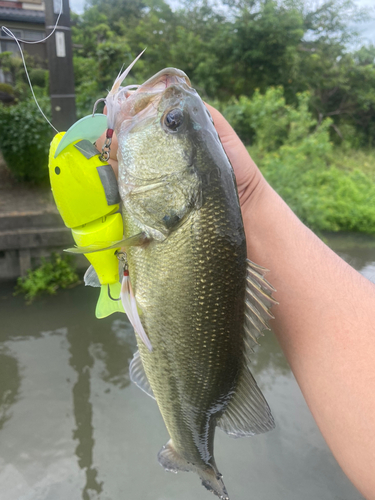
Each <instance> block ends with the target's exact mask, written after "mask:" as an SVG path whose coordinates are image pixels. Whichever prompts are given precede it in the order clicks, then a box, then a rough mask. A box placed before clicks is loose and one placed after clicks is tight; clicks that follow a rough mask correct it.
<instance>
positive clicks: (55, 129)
mask: <svg viewBox="0 0 375 500" xmlns="http://www.w3.org/2000/svg"><path fill="white" fill-rule="evenodd" d="M62 8H63V2H62V0H60V11H59V14H58V16H57V19H56V23H55V25H54V27H53V29H52V31H51V33H50V34H49V35H47V36H46V37H44V38H42V40H36V41H28V40H21V39H20V38H17V37H16V35H15V34H14V33H13V32H12V31H11V30H10V29H9V28H7V27H6V26H2V27H1V31H3V32H4V33H5V34H6V35H8V36H9V37H10V38H13V40H14V41H15V42H16V44H17V47H18V49H19V51H20V54H21V59H22V63H23V67H24V69H25V74H26V78H27V81H28V83H29V86H30V90H31V94H32V96H33V98H34V101H35V104H36V105H37V108H38V109H39V111H40V113H41V114H42V116H43V117H44V119H45V120H46V122H47V123H48V124H49V125H50V126H51V127H52V128H53V130H54V131H55V132H57V133H59V131H58V130H57V128H56V127H54V126H53V125H52V123H51V122H50V121H49V119H48V118H47V117H46V115H45V114H44V112H43V110H42V108H41V107H40V105H39V102H38V100H37V98H36V95H35V93H34V89H33V86H32V83H31V80H30V76H29V72H28V70H27V66H26V61H25V57H24V55H23V50H22V47H21V45H20V42H21V43H28V44H29V45H34V44H36V43H42V42H45V41H46V40H48V38H50V37H51V36H52V35H53V34H54V33H55V31H56V28H57V25H58V24H59V21H60V17H61V14H62Z"/></svg>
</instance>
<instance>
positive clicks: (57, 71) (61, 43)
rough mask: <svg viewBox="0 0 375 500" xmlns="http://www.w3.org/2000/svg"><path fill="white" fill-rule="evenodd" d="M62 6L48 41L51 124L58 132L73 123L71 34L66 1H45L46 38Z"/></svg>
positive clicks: (73, 97)
mask: <svg viewBox="0 0 375 500" xmlns="http://www.w3.org/2000/svg"><path fill="white" fill-rule="evenodd" d="M61 2H62V14H61V16H60V20H59V24H58V26H57V28H56V31H55V32H54V34H53V35H52V36H51V37H50V38H48V40H47V53H48V67H49V87H50V97H51V109H52V123H53V125H54V126H55V127H56V128H57V130H59V131H61V132H62V131H65V130H68V128H69V127H70V126H71V125H72V124H73V123H74V122H75V121H76V102H75V93H74V92H75V91H74V74H73V48H72V33H71V29H70V9H69V0H45V9H46V10H45V16H46V17H45V19H46V35H49V34H50V33H51V31H52V30H53V28H54V26H55V23H56V20H57V17H58V14H59V12H60V6H61Z"/></svg>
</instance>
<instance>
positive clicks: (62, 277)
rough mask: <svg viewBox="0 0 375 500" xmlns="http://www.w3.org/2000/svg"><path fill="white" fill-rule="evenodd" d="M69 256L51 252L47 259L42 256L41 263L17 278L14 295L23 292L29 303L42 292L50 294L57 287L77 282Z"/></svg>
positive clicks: (68, 285) (53, 292)
mask: <svg viewBox="0 0 375 500" xmlns="http://www.w3.org/2000/svg"><path fill="white" fill-rule="evenodd" d="M71 260H72V258H71V256H69V255H68V256H61V255H59V254H56V253H52V254H51V258H50V260H49V261H47V260H46V259H43V258H42V264H41V265H40V266H39V267H38V268H37V269H35V270H31V269H29V270H28V271H27V275H26V277H25V278H21V277H20V278H18V280H17V286H16V290H15V295H18V294H24V295H25V299H26V300H27V301H28V302H29V303H30V302H32V301H33V300H34V299H35V297H37V296H38V295H40V294H41V293H43V292H46V293H48V294H50V295H53V294H55V293H56V291H57V289H58V288H67V287H70V286H73V285H75V284H77V283H78V276H77V274H76V272H75V270H74V267H73V266H72V264H71Z"/></svg>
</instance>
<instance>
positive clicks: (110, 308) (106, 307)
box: [95, 283, 125, 319]
mask: <svg viewBox="0 0 375 500" xmlns="http://www.w3.org/2000/svg"><path fill="white" fill-rule="evenodd" d="M120 290H121V284H120V283H112V284H111V285H101V288H100V295H99V299H98V302H97V304H96V309H95V316H96V317H97V318H98V319H101V318H106V317H107V316H110V315H111V314H113V313H115V312H122V313H123V312H125V311H124V308H123V307H122V303H121V300H113V299H111V297H113V298H116V299H117V298H118V299H119V298H120ZM109 293H110V294H111V297H110V296H109Z"/></svg>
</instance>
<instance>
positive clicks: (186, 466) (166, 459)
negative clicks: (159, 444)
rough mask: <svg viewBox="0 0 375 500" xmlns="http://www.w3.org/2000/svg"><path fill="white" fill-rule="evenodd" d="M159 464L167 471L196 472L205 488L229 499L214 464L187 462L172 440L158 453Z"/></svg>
mask: <svg viewBox="0 0 375 500" xmlns="http://www.w3.org/2000/svg"><path fill="white" fill-rule="evenodd" d="M158 461H159V464H160V465H162V466H163V467H164V469H165V470H166V471H168V472H174V473H177V472H179V471H186V472H188V471H192V472H196V473H197V474H198V475H199V477H200V478H201V480H202V484H203V486H204V487H205V488H207V489H208V490H209V491H211V492H212V493H213V494H214V495H216V496H218V497H219V498H220V499H221V500H229V496H228V493H227V490H226V488H225V485H224V482H223V480H222V475H221V474H220V472H218V470H217V469H216V467H215V466H212V465H208V466H207V468H204V469H202V468H200V467H197V466H195V465H193V464H191V463H189V462H188V461H187V460H185V458H183V457H181V455H180V454H179V453H178V452H177V451H176V450H175V448H174V446H173V441H172V439H170V440H169V441H168V443H167V444H166V445H165V446H163V448H162V449H161V450H160V451H159V453H158Z"/></svg>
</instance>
